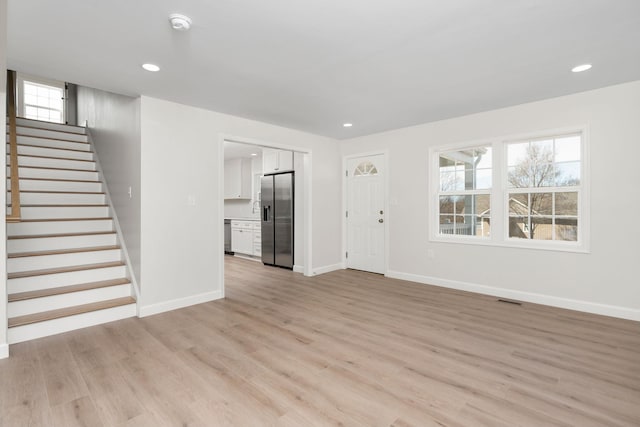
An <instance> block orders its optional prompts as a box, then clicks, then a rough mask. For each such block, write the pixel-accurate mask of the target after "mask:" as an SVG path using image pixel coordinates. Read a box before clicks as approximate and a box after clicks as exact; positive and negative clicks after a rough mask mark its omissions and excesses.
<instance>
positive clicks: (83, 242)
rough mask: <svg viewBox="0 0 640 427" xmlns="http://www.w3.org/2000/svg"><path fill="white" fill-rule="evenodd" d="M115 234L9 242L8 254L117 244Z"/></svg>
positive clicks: (11, 240) (12, 240) (10, 240)
mask: <svg viewBox="0 0 640 427" xmlns="http://www.w3.org/2000/svg"><path fill="white" fill-rule="evenodd" d="M117 240H118V239H117V237H116V235H115V233H112V234H90V235H87V236H68V237H40V238H33V239H9V240H7V252H9V253H16V252H31V251H54V250H58V249H74V248H92V247H96V246H113V245H116V244H117Z"/></svg>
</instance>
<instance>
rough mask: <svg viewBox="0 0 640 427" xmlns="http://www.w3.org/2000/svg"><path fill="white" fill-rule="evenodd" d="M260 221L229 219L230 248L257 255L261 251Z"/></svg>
mask: <svg viewBox="0 0 640 427" xmlns="http://www.w3.org/2000/svg"><path fill="white" fill-rule="evenodd" d="M260 228H261V225H260V221H241V220H233V221H231V250H232V251H233V252H236V253H238V254H243V255H253V256H257V257H259V256H260V255H261V253H262V246H261V245H262V239H261V230H260Z"/></svg>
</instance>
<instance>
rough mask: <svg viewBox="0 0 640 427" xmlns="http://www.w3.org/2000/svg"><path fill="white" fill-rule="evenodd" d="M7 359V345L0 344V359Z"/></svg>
mask: <svg viewBox="0 0 640 427" xmlns="http://www.w3.org/2000/svg"><path fill="white" fill-rule="evenodd" d="M7 357H9V344H6V343H5V344H0V359H6V358H7Z"/></svg>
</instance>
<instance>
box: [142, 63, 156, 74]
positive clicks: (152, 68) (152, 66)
mask: <svg viewBox="0 0 640 427" xmlns="http://www.w3.org/2000/svg"><path fill="white" fill-rule="evenodd" d="M142 68H144V69H145V70H147V71H151V72H152V73H155V72H156V71H160V67H158V66H157V65H156V64H142Z"/></svg>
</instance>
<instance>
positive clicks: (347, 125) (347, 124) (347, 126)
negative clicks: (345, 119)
mask: <svg viewBox="0 0 640 427" xmlns="http://www.w3.org/2000/svg"><path fill="white" fill-rule="evenodd" d="M342 126H344V127H346V128H350V127H351V126H353V123H345V124H343V125H342Z"/></svg>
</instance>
